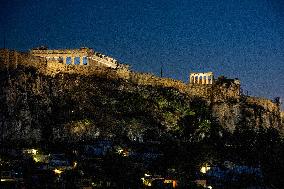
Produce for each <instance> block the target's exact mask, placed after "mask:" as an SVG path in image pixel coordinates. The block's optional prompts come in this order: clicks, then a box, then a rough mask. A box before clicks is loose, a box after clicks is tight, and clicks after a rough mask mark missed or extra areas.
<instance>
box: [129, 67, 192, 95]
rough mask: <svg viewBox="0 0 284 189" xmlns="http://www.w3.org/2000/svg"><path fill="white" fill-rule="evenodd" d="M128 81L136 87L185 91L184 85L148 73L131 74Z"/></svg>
mask: <svg viewBox="0 0 284 189" xmlns="http://www.w3.org/2000/svg"><path fill="white" fill-rule="evenodd" d="M130 80H131V81H132V82H134V83H136V84H138V85H151V86H160V87H169V88H175V89H177V90H179V91H181V92H185V91H186V88H187V86H186V84H185V83H183V82H182V81H179V80H174V79H171V78H161V77H157V76H155V75H152V74H148V73H137V72H131V77H130Z"/></svg>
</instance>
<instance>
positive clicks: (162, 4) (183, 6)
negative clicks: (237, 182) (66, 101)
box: [0, 0, 284, 107]
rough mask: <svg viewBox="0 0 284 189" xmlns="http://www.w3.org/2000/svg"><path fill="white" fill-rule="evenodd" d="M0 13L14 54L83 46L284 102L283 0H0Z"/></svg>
mask: <svg viewBox="0 0 284 189" xmlns="http://www.w3.org/2000/svg"><path fill="white" fill-rule="evenodd" d="M0 15H1V17H0V40H1V48H2V47H3V46H4V42H3V41H4V35H5V36H6V48H10V49H16V50H22V51H27V50H28V49H31V48H33V47H37V46H40V45H47V46H48V47H49V48H79V47H82V46H87V47H91V48H93V49H94V50H95V51H98V52H101V53H103V54H106V55H109V56H112V57H114V58H116V59H117V60H119V61H120V62H122V63H127V64H129V65H131V67H132V69H133V70H136V71H140V72H149V73H153V74H155V75H159V74H160V68H161V66H162V67H163V73H164V76H165V77H171V78H175V79H179V80H183V81H184V82H187V81H188V75H189V72H191V71H194V72H204V71H213V72H214V74H215V76H220V75H225V76H227V77H230V78H239V79H240V80H241V84H242V88H243V89H244V91H248V93H249V95H254V96H260V97H266V98H274V97H276V96H280V97H281V98H282V101H283V102H284V100H283V99H284V1H283V0H223V1H221V0H219V1H218V0H207V1H202V0H187V1H186V0H176V1H174V0H163V1H161V0H140V1H139V0H100V1H98V0H89V1H87V0H86V1H83V0H81V1H79V0H77V1H75V0H58V1H52V0H33V1H32V0H19V1H16V0H2V1H1V4H0ZM282 107H283V105H282Z"/></svg>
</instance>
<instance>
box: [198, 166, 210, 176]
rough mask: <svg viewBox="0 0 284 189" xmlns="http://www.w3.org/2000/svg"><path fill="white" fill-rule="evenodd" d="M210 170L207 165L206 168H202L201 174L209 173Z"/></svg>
mask: <svg viewBox="0 0 284 189" xmlns="http://www.w3.org/2000/svg"><path fill="white" fill-rule="evenodd" d="M209 170H210V166H208V165H207V164H205V165H204V166H202V167H201V169H200V172H201V173H204V174H205V173H207V171H209Z"/></svg>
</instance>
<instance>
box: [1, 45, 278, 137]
mask: <svg viewBox="0 0 284 189" xmlns="http://www.w3.org/2000/svg"><path fill="white" fill-rule="evenodd" d="M84 51H86V49H84ZM74 60H75V59H74ZM89 60H90V62H88V64H87V65H85V66H84V65H80V64H78V65H72V64H71V65H66V64H61V63H58V61H55V60H50V61H47V59H46V58H44V57H38V56H34V55H33V54H32V53H31V52H29V53H20V52H16V51H10V50H1V51H0V62H1V63H0V71H1V103H2V104H3V105H4V106H3V107H2V108H1V116H0V118H1V120H0V123H1V124H0V125H2V128H6V129H2V131H1V132H2V133H1V134H2V139H1V140H2V142H3V141H6V140H7V139H9V140H14V139H15V140H18V139H20V140H24V141H29V142H31V141H34V142H38V141H41V140H42V139H43V138H49V137H52V138H55V139H56V140H67V141H71V139H72V140H74V141H81V140H87V139H88V140H92V138H93V139H94V138H97V137H102V136H107V137H114V136H116V135H117V133H116V130H117V129H118V128H120V129H122V130H124V131H125V134H126V135H127V136H128V137H129V138H130V139H131V140H134V139H135V140H141V141H144V140H145V138H147V137H148V136H147V133H148V132H149V130H153V129H154V128H155V129H154V130H155V132H157V133H161V132H163V130H164V129H165V130H166V131H171V132H172V131H176V130H180V129H181V128H182V127H183V126H182V125H183V123H182V120H183V119H184V118H185V117H186V115H187V114H188V113H189V112H193V113H192V114H193V115H195V116H193V117H194V118H192V119H193V120H195V119H197V120H199V121H201V122H202V120H203V121H204V119H205V120H210V122H214V120H216V121H217V122H216V123H218V124H220V125H221V126H222V127H223V128H225V129H227V130H228V131H230V132H233V131H234V130H235V129H236V128H237V127H239V126H240V125H246V126H247V127H251V128H255V129H258V128H262V127H263V128H276V129H278V130H282V125H281V117H280V109H279V103H278V102H273V101H272V100H269V99H261V98H256V97H250V96H246V95H244V94H242V93H241V91H240V82H239V81H237V80H231V79H227V78H225V77H221V78H218V79H216V80H215V79H214V81H213V82H212V84H204V83H192V82H189V83H187V84H186V83H183V82H182V81H178V80H174V79H170V78H160V77H157V76H154V75H151V74H147V73H137V72H134V71H131V70H130V69H129V67H126V66H123V65H122V66H115V67H109V66H104V65H102V64H96V60H92V59H89ZM91 61H93V62H91ZM112 62H115V64H117V62H116V61H113V59H112ZM212 79H213V78H212ZM204 108H205V109H204ZM205 110H206V111H205ZM203 111H205V112H207V113H205V112H203ZM203 114H208V115H207V116H205V115H203ZM190 115H191V114H190ZM134 128H135V129H134ZM79 131H80V132H79ZM15 132H16V133H18V135H16V136H13V134H12V133H15ZM23 133H26V134H23ZM47 136H48V137H47ZM156 136H161V134H157V135H156ZM15 137H16V138H15ZM17 137H19V138H17ZM151 140H154V139H153V138H152V139H151Z"/></svg>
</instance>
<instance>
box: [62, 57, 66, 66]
mask: <svg viewBox="0 0 284 189" xmlns="http://www.w3.org/2000/svg"><path fill="white" fill-rule="evenodd" d="M62 58H63V64H64V65H66V56H62Z"/></svg>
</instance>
